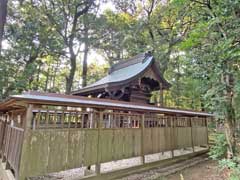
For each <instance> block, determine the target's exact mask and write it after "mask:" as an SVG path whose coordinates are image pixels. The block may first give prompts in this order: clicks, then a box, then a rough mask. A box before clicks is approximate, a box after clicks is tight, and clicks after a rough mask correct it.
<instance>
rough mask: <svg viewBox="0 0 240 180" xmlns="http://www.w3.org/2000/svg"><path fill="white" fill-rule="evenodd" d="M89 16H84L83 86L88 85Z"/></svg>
mask: <svg viewBox="0 0 240 180" xmlns="http://www.w3.org/2000/svg"><path fill="white" fill-rule="evenodd" d="M88 29H89V27H88V18H87V15H85V16H84V41H85V42H84V55H83V67H82V68H83V69H82V87H85V86H86V85H87V66H88V65H87V60H88V51H89V39H88V38H89V37H88Z"/></svg>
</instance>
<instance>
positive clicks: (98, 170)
mask: <svg viewBox="0 0 240 180" xmlns="http://www.w3.org/2000/svg"><path fill="white" fill-rule="evenodd" d="M102 122H103V112H102V111H101V112H100V113H99V120H98V144H97V164H96V169H95V171H96V174H97V175H100V174H101V151H100V145H101V144H100V143H101V142H100V136H101V130H102Z"/></svg>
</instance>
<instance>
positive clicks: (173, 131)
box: [171, 117, 176, 158]
mask: <svg viewBox="0 0 240 180" xmlns="http://www.w3.org/2000/svg"><path fill="white" fill-rule="evenodd" d="M172 121H173V122H172V127H171V130H172V133H171V136H172V137H171V140H172V148H171V149H172V150H171V157H172V158H174V145H175V143H176V141H175V122H174V117H172Z"/></svg>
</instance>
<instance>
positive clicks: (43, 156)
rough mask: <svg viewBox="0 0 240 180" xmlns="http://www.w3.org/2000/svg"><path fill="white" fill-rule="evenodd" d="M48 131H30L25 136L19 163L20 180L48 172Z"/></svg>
mask: <svg viewBox="0 0 240 180" xmlns="http://www.w3.org/2000/svg"><path fill="white" fill-rule="evenodd" d="M49 140H50V133H49V131H46V130H44V131H42V130H41V131H31V130H29V131H28V132H27V133H26V134H25V139H24V144H23V148H22V156H21V161H20V173H19V175H20V177H19V179H20V180H23V179H25V178H26V177H30V176H37V175H43V174H46V173H47V172H48V170H47V167H48V156H49V147H48V146H49Z"/></svg>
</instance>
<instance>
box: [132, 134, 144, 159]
mask: <svg viewBox="0 0 240 180" xmlns="http://www.w3.org/2000/svg"><path fill="white" fill-rule="evenodd" d="M133 136H134V145H133V156H134V157H136V156H140V155H141V143H142V142H141V141H142V140H141V130H140V129H133Z"/></svg>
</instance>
